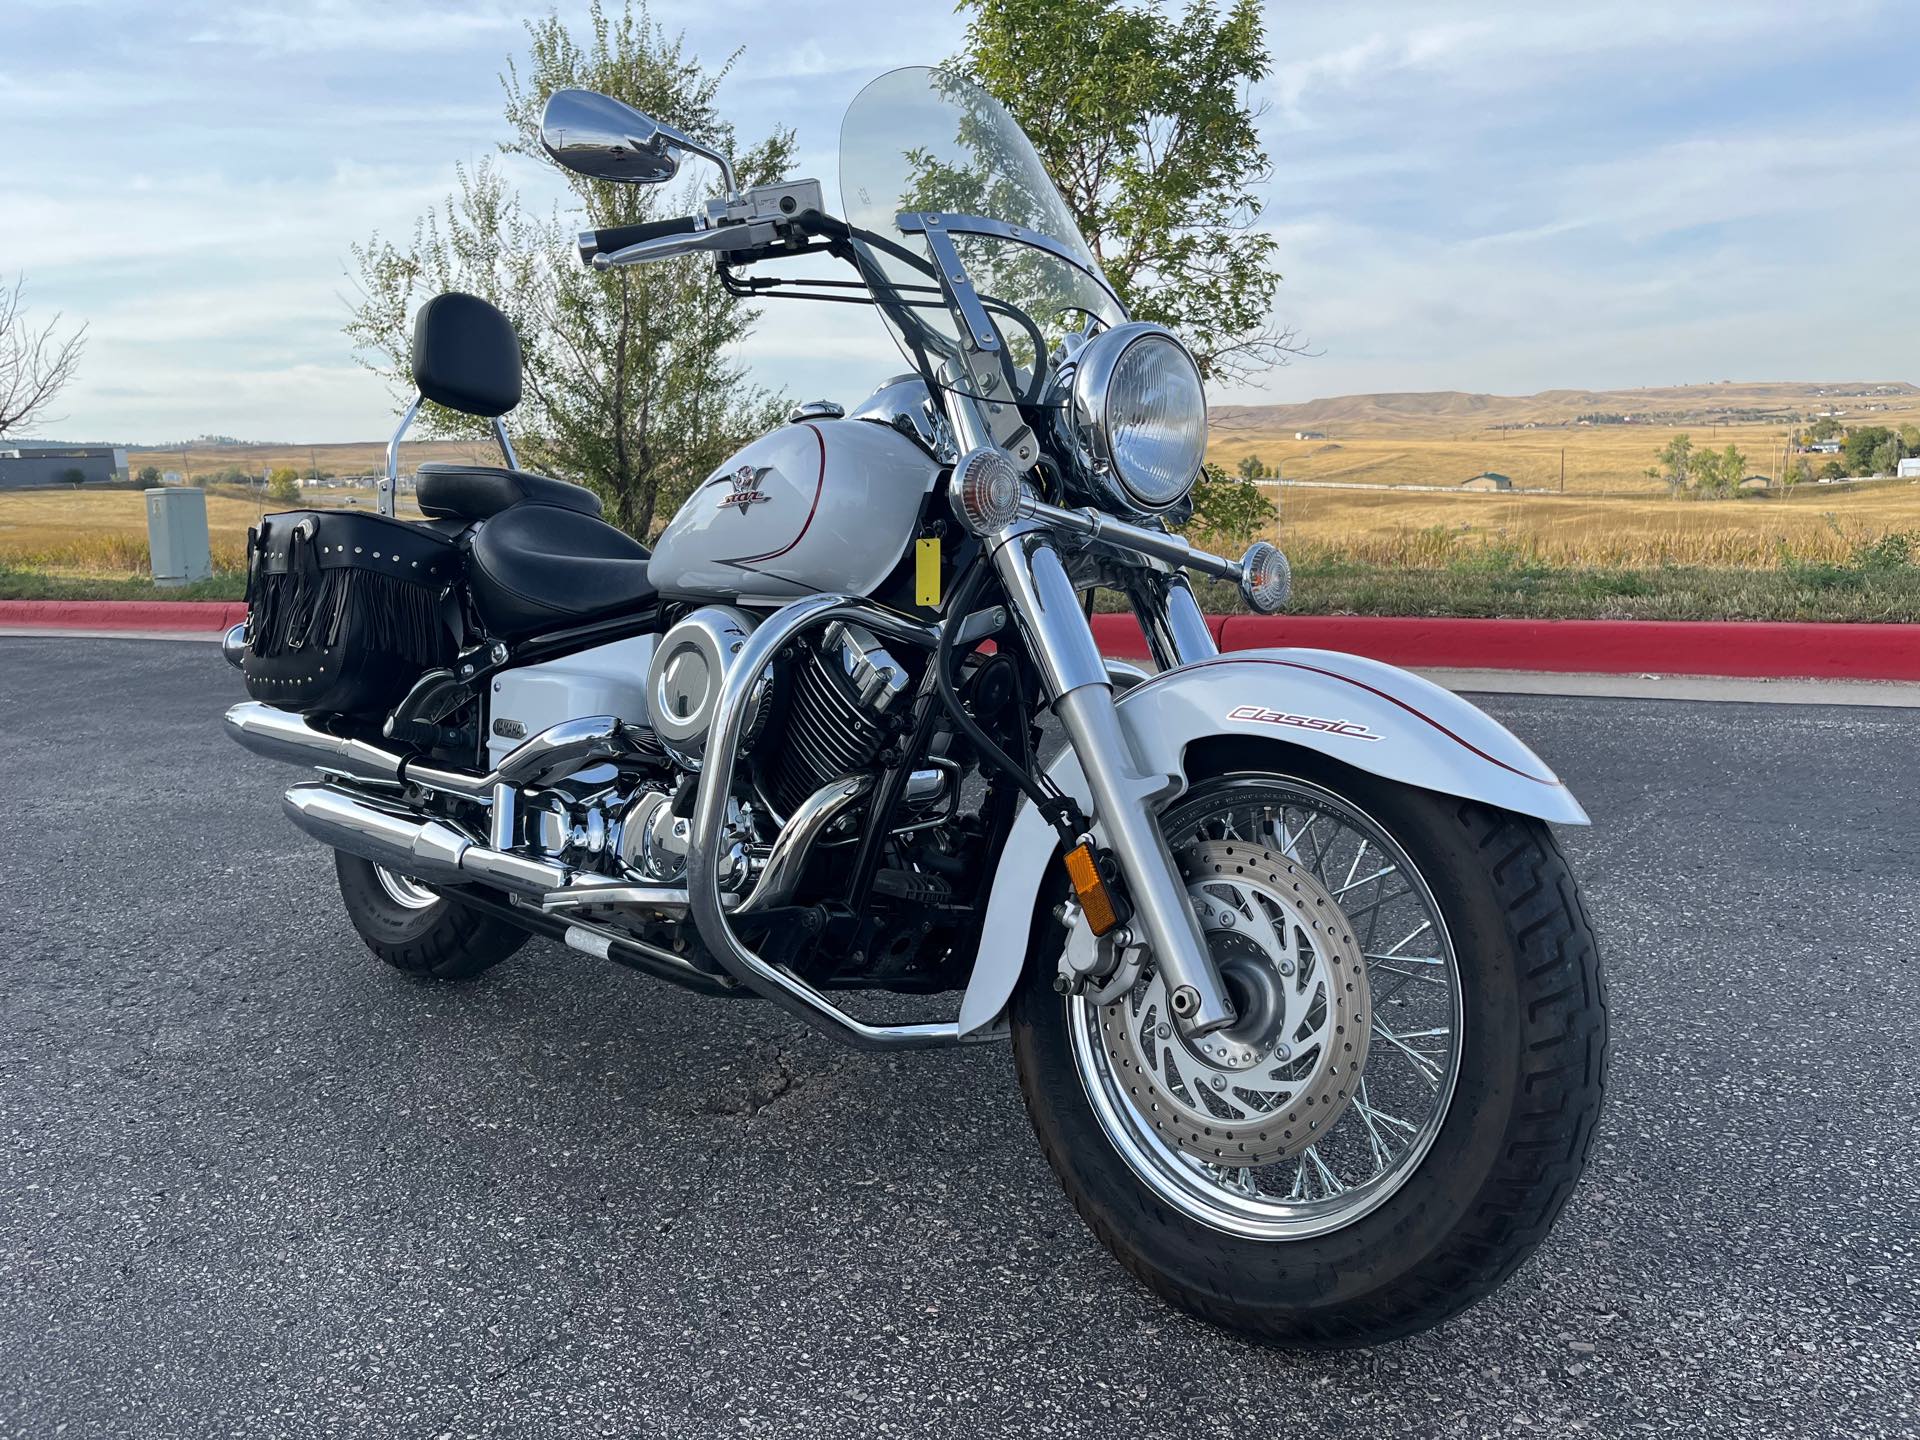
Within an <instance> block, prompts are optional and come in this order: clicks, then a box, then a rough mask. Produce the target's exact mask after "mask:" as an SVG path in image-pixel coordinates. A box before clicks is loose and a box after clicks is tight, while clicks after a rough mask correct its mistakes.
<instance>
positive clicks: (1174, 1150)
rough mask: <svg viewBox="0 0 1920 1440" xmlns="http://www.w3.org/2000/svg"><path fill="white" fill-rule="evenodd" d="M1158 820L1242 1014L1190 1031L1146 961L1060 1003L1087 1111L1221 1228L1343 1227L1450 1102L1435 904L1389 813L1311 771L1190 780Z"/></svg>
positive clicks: (1166, 1192) (1450, 968)
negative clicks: (1390, 826) (1208, 1029)
mask: <svg viewBox="0 0 1920 1440" xmlns="http://www.w3.org/2000/svg"><path fill="white" fill-rule="evenodd" d="M1161 825H1162V830H1163V831H1164V833H1165V834H1166V837H1167V841H1168V844H1169V846H1170V848H1171V849H1172V851H1173V854H1174V858H1175V860H1176V861H1177V862H1178V863H1179V864H1180V866H1181V868H1182V871H1183V873H1184V875H1185V877H1186V880H1187V885H1188V893H1189V896H1190V897H1191V898H1192V899H1193V901H1194V904H1195V909H1196V913H1197V914H1198V915H1199V916H1200V919H1201V924H1202V928H1203V929H1204V930H1205V931H1206V934H1207V938H1208V943H1209V946H1210V948H1211V950H1212V953H1213V956H1214V960H1215V963H1216V964H1217V965H1219V967H1220V969H1221V974H1222V979H1223V980H1224V981H1225V983H1226V984H1227V986H1228V989H1229V991H1230V993H1232V994H1233V996H1234V999H1235V1004H1236V1007H1237V1008H1238V1009H1239V1010H1240V1012H1241V1018H1240V1020H1238V1021H1236V1023H1235V1025H1233V1026H1231V1027H1229V1028H1228V1029H1227V1030H1224V1031H1221V1032H1219V1033H1218V1034H1216V1035H1211V1036H1203V1037H1200V1038H1199V1039H1198V1040H1196V1041H1193V1042H1188V1041H1187V1040H1185V1039H1184V1038H1183V1037H1181V1036H1180V1035H1179V1034H1178V1032H1177V1029H1176V1028H1175V1027H1173V1026H1172V1025H1171V1024H1170V1023H1168V1021H1169V1018H1170V1017H1169V1016H1168V1012H1167V1009H1166V1006H1165V1003H1164V996H1163V995H1162V994H1161V991H1162V990H1163V989H1164V986H1162V985H1161V984H1160V982H1159V980H1158V979H1157V977H1156V976H1155V974H1154V973H1153V971H1152V969H1151V964H1150V963H1149V968H1148V971H1147V973H1146V974H1145V975H1144V976H1143V977H1142V978H1141V979H1140V981H1139V982H1137V983H1136V984H1135V985H1134V986H1133V988H1132V989H1131V991H1130V992H1129V993H1128V994H1126V995H1123V996H1121V997H1120V998H1119V999H1117V1000H1115V1001H1114V1002H1113V1003H1112V1004H1110V1005H1106V1006H1100V1005H1096V1004H1095V1003H1094V1002H1093V1001H1092V1000H1090V999H1088V998H1085V997H1075V998H1073V999H1070V1000H1069V1001H1067V1002H1066V1003H1067V1005H1068V1030H1069V1034H1070V1037H1071V1041H1072V1046H1073V1054H1074V1059H1075V1063H1076V1066H1077V1068H1078V1069H1079V1072H1080V1078H1081V1081H1082V1083H1083V1085H1084V1086H1085V1088H1086V1092H1087V1095H1088V1098H1089V1100H1090V1101H1091V1102H1092V1105H1093V1109H1094V1112H1095V1115H1096V1116H1097V1117H1098V1119H1099V1121H1100V1124H1101V1127H1102V1129H1104V1130H1105V1131H1106V1133H1107V1135H1108V1137H1109V1138H1110V1139H1111V1140H1112V1141H1113V1143H1114V1145H1115V1147H1116V1148H1117V1149H1118V1150H1119V1152H1120V1154H1121V1155H1122V1156H1123V1157H1124V1158H1125V1160H1126V1161H1127V1164H1128V1165H1129V1167H1130V1168H1131V1169H1132V1170H1133V1171H1134V1173H1135V1174H1136V1175H1138V1176H1139V1178H1140V1179H1141V1180H1142V1181H1144V1182H1145V1183H1146V1184H1147V1185H1148V1186H1149V1187H1150V1188H1151V1189H1152V1190H1153V1191H1154V1192H1155V1193H1156V1194H1158V1195H1159V1196H1160V1197H1161V1198H1162V1199H1163V1200H1165V1201H1166V1202H1167V1203H1168V1204H1170V1205H1172V1206H1174V1207H1175V1208H1176V1209H1178V1210H1180V1211H1182V1212H1183V1213H1185V1214H1187V1215H1189V1216H1191V1217H1193V1218H1194V1219H1197V1220H1200V1221H1202V1222H1203V1223H1205V1224H1208V1225H1210V1226H1213V1227H1214V1228H1216V1229H1220V1230H1223V1231H1226V1232H1228V1233H1230V1234H1235V1235H1241V1236H1245V1237H1248V1238H1253V1239H1268V1240H1290V1239H1303V1238H1305V1237H1307V1236H1311V1235H1321V1234H1325V1233H1327V1232H1328V1231H1331V1230H1337V1229H1340V1228H1342V1227H1343V1226H1346V1225H1350V1224H1352V1223H1353V1222H1354V1221H1356V1220H1358V1219H1360V1218H1361V1217H1362V1216H1363V1215H1366V1214H1368V1213H1369V1212H1371V1211H1372V1210H1374V1209H1375V1208H1376V1207H1378V1206H1379V1205H1380V1204H1382V1203H1383V1202H1385V1201H1386V1199H1387V1198H1388V1197H1389V1196H1391V1195H1392V1194H1393V1193H1394V1191H1396V1190H1397V1189H1399V1187H1400V1186H1401V1185H1402V1184H1404V1183H1405V1182H1406V1180H1407V1179H1408V1178H1409V1177H1410V1176H1411V1175H1412V1174H1413V1172H1414V1171H1415V1169H1417V1168H1418V1166H1419V1164H1420V1162H1421V1160H1422V1159H1424V1158H1425V1156H1426V1153H1427V1151H1428V1149H1429V1148H1430V1147H1431V1146H1432V1143H1433V1140H1434V1138H1435V1136H1437V1135H1438V1134H1439V1131H1440V1126H1441V1124H1442V1122H1443V1121H1444V1120H1445V1118H1446V1113H1447V1108H1448V1106H1449V1104H1450V1103H1451V1100H1452V1097H1453V1089H1454V1082H1455V1079H1456V1077H1457V1074H1458V1071H1459V1062H1460V1041H1461V1014H1462V1005H1461V996H1460V973H1459V966H1458V963H1457V960H1456V958H1455V956H1454V953H1453V948H1452V944H1451V941H1450V940H1449V938H1448V935H1447V929H1446V924H1445V920H1444V917H1443V916H1442V915H1441V914H1440V910H1439V906H1438V904H1437V902H1436V901H1435V900H1434V898H1433V894H1432V892H1431V890H1430V889H1429V888H1428V886H1427V883H1426V881H1425V879H1424V878H1423V877H1422V875H1421V874H1420V872H1419V870H1418V868H1417V867H1416V866H1415V865H1414V864H1413V862H1412V860H1411V859H1410V858H1409V857H1408V856H1407V854H1406V853H1405V851H1404V850H1402V849H1401V847H1400V845H1399V844H1398V843H1397V842H1396V841H1395V840H1394V838H1393V837H1392V836H1391V835H1390V834H1389V833H1387V831H1386V829H1385V828H1384V827H1383V826H1382V825H1380V824H1379V823H1378V822H1377V821H1375V820H1374V819H1373V818H1372V817H1371V816H1370V815H1368V814H1366V813H1365V812H1364V811H1363V810H1361V809H1360V808H1359V807H1358V806H1356V805H1354V804H1353V803H1352V802H1350V801H1348V800H1345V799H1343V798H1342V797H1340V796H1338V795H1336V794H1334V793H1333V792H1332V791H1329V790H1326V789H1324V788H1322V787H1320V786H1318V785H1314V784H1312V783H1310V782H1307V781H1304V780H1295V779H1291V778H1286V777H1279V776H1276V777H1272V778H1253V777H1237V778H1234V779H1231V780H1225V781H1221V782H1218V783H1215V784H1211V785H1207V786H1203V787H1200V788H1198V789H1196V790H1195V791H1193V792H1192V793H1190V794H1189V795H1187V796H1185V797H1183V798H1182V799H1181V800H1180V801H1179V802H1177V803H1176V804H1175V805H1174V806H1173V807H1172V808H1171V809H1170V810H1169V811H1168V812H1167V814H1166V815H1165V816H1164V817H1162V822H1161ZM1341 1027H1345V1030H1344V1031H1343V1030H1342V1028H1341ZM1346 1046H1350V1047H1351V1048H1338V1047H1346ZM1289 1132H1291V1133H1289Z"/></svg>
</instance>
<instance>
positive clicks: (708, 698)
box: [647, 605, 773, 770]
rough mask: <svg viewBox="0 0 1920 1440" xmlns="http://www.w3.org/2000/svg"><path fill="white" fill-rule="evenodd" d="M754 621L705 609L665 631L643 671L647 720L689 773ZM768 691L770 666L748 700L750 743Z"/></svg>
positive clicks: (740, 613) (719, 608)
mask: <svg viewBox="0 0 1920 1440" xmlns="http://www.w3.org/2000/svg"><path fill="white" fill-rule="evenodd" d="M757 623H758V622H757V621H756V620H755V619H754V618H753V617H752V616H751V615H749V614H747V612H746V611H744V610H736V609H735V608H734V607H733V606H731V605H703V606H702V607H701V608H700V609H698V610H695V611H694V612H693V613H692V614H690V615H688V616H687V617H686V618H685V619H683V620H681V621H680V623H679V624H677V625H675V626H674V627H673V628H672V629H671V630H669V631H667V633H666V634H665V635H664V636H662V637H661V639H660V643H659V645H658V646H656V647H655V649H654V652H653V661H652V663H651V664H650V665H649V666H648V668H647V712H648V718H649V719H650V720H651V721H652V723H653V729H654V733H655V734H656V735H658V736H659V737H660V743H661V746H662V747H663V748H664V749H665V750H666V752H667V754H669V755H671V756H672V757H673V758H674V759H675V760H677V761H678V762H679V763H680V764H682V765H684V766H686V767H687V768H688V769H689V770H698V769H699V768H700V762H701V759H702V757H703V756H704V755H705V754H706V748H707V728H708V726H710V725H711V724H712V723H713V712H714V707H715V706H716V705H717V704H719V701H720V687H721V686H722V685H723V684H724V683H725V682H726V678H727V672H728V671H729V670H730V669H731V668H732V667H733V662H734V657H735V656H736V655H738V654H739V653H740V649H741V647H742V646H743V645H745V644H746V643H747V637H748V636H749V635H751V634H752V633H753V628H754V626H755V625H756V624H757ZM772 687H773V670H772V667H768V669H767V671H766V673H765V674H764V675H762V676H761V678H760V681H759V683H757V684H756V685H755V686H754V688H753V693H752V694H751V695H750V696H749V697H748V699H747V707H748V709H747V725H746V730H745V732H744V733H745V736H746V741H747V743H749V744H750V743H751V741H752V738H753V736H754V735H755V734H756V733H757V732H758V730H759V727H760V724H761V722H762V721H764V720H765V718H766V709H767V693H768V691H770V690H771V689H772Z"/></svg>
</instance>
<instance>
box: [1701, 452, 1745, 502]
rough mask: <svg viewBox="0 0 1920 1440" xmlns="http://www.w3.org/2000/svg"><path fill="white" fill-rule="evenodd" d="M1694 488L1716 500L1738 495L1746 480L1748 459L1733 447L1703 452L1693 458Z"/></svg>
mask: <svg viewBox="0 0 1920 1440" xmlns="http://www.w3.org/2000/svg"><path fill="white" fill-rule="evenodd" d="M1692 473H1693V486H1694V489H1695V490H1696V491H1698V492H1699V493H1700V494H1702V495H1706V496H1709V497H1711V498H1713V499H1716V500H1722V499H1725V498H1726V497H1727V496H1729V495H1733V494H1736V493H1737V492H1738V491H1739V489H1740V482H1741V481H1742V480H1743V479H1745V478H1746V474H1747V457H1746V456H1745V455H1743V454H1741V453H1740V451H1739V450H1738V449H1737V448H1736V447H1734V446H1733V445H1731V444H1730V445H1728V446H1727V448H1726V449H1724V450H1702V451H1700V452H1699V453H1698V454H1696V455H1695V456H1694V457H1693V472H1692Z"/></svg>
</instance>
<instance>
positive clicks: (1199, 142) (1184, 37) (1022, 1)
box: [953, 0, 1301, 379]
mask: <svg viewBox="0 0 1920 1440" xmlns="http://www.w3.org/2000/svg"><path fill="white" fill-rule="evenodd" d="M960 9H961V10H962V11H963V12H966V13H967V14H968V15H969V17H970V18H969V22H968V26H967V38H966V47H965V49H964V51H963V52H962V53H961V55H960V56H959V57H957V59H956V60H955V61H954V62H953V65H954V68H955V69H959V70H964V71H965V72H967V73H969V74H971V75H972V76H973V77H974V78H975V79H976V80H978V81H979V82H980V84H981V85H983V86H984V87H985V88H986V89H987V90H989V91H991V92H992V93H993V94H994V95H996V96H998V97H999V99H1000V100H1001V102H1002V103H1004V104H1005V105H1006V107H1007V108H1008V110H1010V111H1011V112H1012V113H1013V116H1014V118H1015V119H1016V120H1018V121H1019V122H1020V124H1021V125H1022V126H1023V127H1024V128H1025V130H1026V131H1027V134H1028V135H1029V136H1030V137H1032V140H1033V143H1034V146H1035V148H1036V149H1037V150H1038V151H1039V152H1040V158H1041V160H1042V161H1043V162H1044V163H1045V164H1046V167H1047V169H1048V171H1049V172H1051V174H1052V175H1053V177H1054V179H1055V181H1056V182H1057V183H1058V185H1059V187H1060V191H1061V194H1062V196H1063V197H1064V198H1065V200H1066V202H1067V205H1068V207H1069V208H1070V209H1071V210H1072V211H1073V214H1074V217H1075V219H1076V220H1077V221H1078V222H1079V226H1080V231H1081V233H1082V234H1083V235H1084V236H1085V237H1086V240H1087V244H1088V245H1089V246H1091V247H1092V249H1093V253H1094V257H1095V258H1096V259H1097V260H1098V261H1099V262H1100V266H1101V269H1102V270H1103V271H1105V273H1106V276H1107V279H1108V280H1109V281H1110V282H1111V283H1112V285H1113V287H1114V289H1115V290H1116V291H1118V293H1119V295H1120V298H1121V300H1122V301H1124V302H1125V304H1126V306H1127V309H1128V312H1129V313H1130V314H1132V315H1133V316H1134V317H1135V318H1136V319H1140V320H1153V321H1157V322H1159V323H1160V324H1163V325H1166V326H1167V327H1168V328H1170V329H1172V330H1174V331H1175V332H1177V333H1178V334H1179V335H1180V336H1181V337H1182V339H1184V340H1185V341H1186V343H1187V345H1188V346H1189V347H1190V348H1191V349H1192V351H1193V353H1194V356H1195V358H1196V359H1197V360H1198V361H1199V362H1200V368H1201V372H1202V374H1203V375H1205V376H1207V377H1208V378H1210V379H1223V378H1224V379H1234V378H1239V377H1242V376H1244V375H1246V374H1247V373H1249V372H1251V371H1253V370H1257V369H1261V368H1264V367H1266V366H1269V365H1274V364H1282V363H1285V361H1286V359H1287V357H1288V356H1289V355H1290V354H1294V353H1298V351H1299V350H1300V348H1301V347H1300V346H1299V344H1298V343H1297V340H1296V337H1295V336H1294V334H1293V332H1292V331H1290V330H1281V329H1276V328H1275V327H1274V326H1273V325H1272V323H1271V321H1270V318H1269V317H1270V314H1271V311H1272V305H1273V296H1274V291H1275V289H1276V288H1277V287H1278V285H1279V284H1280V275H1279V273H1278V272H1277V271H1276V270H1275V269H1274V255H1275V252H1276V250H1277V248H1278V244H1277V242H1276V241H1275V240H1274V238H1273V237H1272V236H1271V235H1268V234H1264V233H1262V232H1260V231H1258V230H1256V229H1255V228H1254V225H1255V222H1256V221H1257V220H1258V218H1259V213H1260V206H1259V202H1258V200H1257V199H1256V198H1255V189H1256V187H1257V186H1258V185H1259V184H1260V183H1261V182H1262V181H1263V180H1264V179H1265V178H1266V177H1267V174H1268V172H1269V167H1268V163H1267V156H1266V153H1265V151H1264V150H1263V149H1262V148H1261V145H1260V136H1259V131H1258V128H1257V122H1258V119H1259V115H1258V112H1256V111H1255V110H1254V109H1253V108H1251V107H1250V106H1249V105H1248V103H1247V99H1246V94H1247V89H1248V87H1249V86H1251V85H1253V84H1254V83H1256V82H1257V81H1259V80H1260V79H1261V78H1262V77H1264V76H1265V75H1266V73H1267V68H1268V63H1269V62H1268V56H1267V50H1266V36H1265V34H1264V32H1263V28H1262V23H1261V18H1260V7H1259V5H1258V4H1257V3H1256V0H1234V3H1232V4H1231V5H1230V6H1229V7H1228V8H1227V9H1226V10H1225V12H1224V13H1222V12H1221V11H1220V10H1219V9H1218V8H1216V6H1215V5H1214V4H1213V3H1211V0H1189V3H1188V4H1187V6H1186V8H1185V9H1184V10H1182V11H1180V12H1178V13H1177V14H1176V13H1170V12H1169V11H1168V10H1166V9H1165V8H1163V7H1158V6H1148V5H1128V4H1124V3H1121V0H960Z"/></svg>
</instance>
